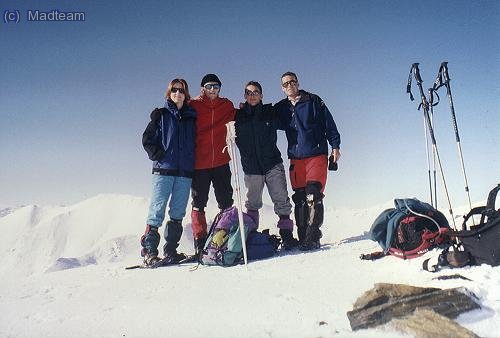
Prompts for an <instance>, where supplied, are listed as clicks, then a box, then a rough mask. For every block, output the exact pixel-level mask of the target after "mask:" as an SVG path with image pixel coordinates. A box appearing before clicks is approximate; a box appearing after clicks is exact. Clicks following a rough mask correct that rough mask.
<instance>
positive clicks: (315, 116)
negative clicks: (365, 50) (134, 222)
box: [141, 72, 341, 265]
mask: <svg viewBox="0 0 500 338" xmlns="http://www.w3.org/2000/svg"><path fill="white" fill-rule="evenodd" d="M221 86H222V83H221V81H220V79H219V77H218V76H217V75H215V74H207V75H205V76H204V77H203V79H202V80H201V93H200V95H199V96H197V97H195V98H191V97H190V95H189V88H188V84H187V82H186V81H185V80H184V79H174V80H172V81H171V82H170V84H169V85H168V88H167V91H166V93H165V99H166V101H165V106H164V107H163V108H160V109H158V108H157V109H155V110H153V112H152V113H151V121H150V122H149V124H148V126H147V127H146V130H145V131H144V134H143V138H142V143H143V146H144V149H145V150H146V152H147V153H148V156H149V158H150V159H151V160H152V161H153V170H152V172H153V180H152V196H151V203H150V206H149V213H148V217H147V221H146V224H147V225H146V230H145V233H144V235H143V236H142V237H141V245H142V251H141V255H142V256H143V258H144V263H145V264H146V265H152V264H154V263H156V262H158V261H159V260H160V258H159V252H158V246H159V243H160V234H159V232H158V228H159V227H161V225H162V223H163V221H164V219H165V212H166V207H167V203H168V216H169V218H170V219H169V220H168V221H167V223H166V226H165V231H164V237H165V245H164V247H163V254H164V257H165V258H166V259H167V260H170V261H174V262H175V261H179V260H181V259H183V258H185V257H186V256H185V255H184V254H181V253H178V252H177V247H178V245H179V241H180V239H181V236H182V231H183V226H182V220H183V218H184V216H185V215H186V207H187V203H188V199H189V193H190V192H191V197H192V210H191V226H192V231H193V239H194V249H195V255H200V254H201V252H202V250H203V248H204V246H205V242H206V240H207V235H208V233H207V228H208V226H207V220H206V216H205V207H206V206H207V202H208V196H209V191H210V186H211V185H212V186H213V189H214V194H215V198H216V200H217V204H218V207H219V209H220V210H221V211H223V210H225V209H227V208H230V207H231V206H232V205H233V202H234V201H233V188H232V186H231V169H230V167H229V162H230V160H231V158H230V156H229V153H228V151H227V150H225V149H224V148H225V147H226V124H227V123H228V122H231V121H235V122H234V128H235V133H236V139H235V141H236V145H237V146H238V149H239V151H240V156H241V165H242V168H243V172H244V181H245V187H246V189H247V199H246V202H245V208H246V213H247V214H248V215H249V216H250V217H251V218H252V219H253V220H254V222H255V223H256V224H257V225H258V224H259V209H260V208H262V193H263V189H264V186H266V187H267V190H268V192H269V195H270V197H271V200H272V202H273V204H274V212H275V213H276V215H277V216H278V218H279V219H278V222H277V227H278V228H279V234H280V236H281V238H282V246H283V248H284V249H285V250H291V249H294V248H297V247H298V248H300V249H301V250H305V251H307V250H313V249H317V248H319V246H320V238H321V236H322V234H321V230H320V227H321V225H322V224H323V214H324V207H323V197H324V195H323V192H324V189H325V184H326V177H327V167H328V161H329V159H330V161H332V162H334V163H336V162H337V161H338V160H339V158H340V155H341V154H340V134H339V132H338V130H337V126H336V125H335V122H334V120H333V117H332V114H331V113H330V111H329V110H328V108H327V107H326V105H325V103H324V102H323V101H322V100H321V98H320V97H319V96H317V95H315V94H312V93H309V92H306V91H304V90H300V89H299V82H298V78H297V75H296V74H294V73H292V72H286V73H285V74H283V75H282V76H281V87H282V90H283V92H284V93H285V95H286V98H285V99H283V100H281V101H280V102H278V103H277V104H275V105H274V106H273V105H272V104H263V102H262V98H263V91H262V86H261V85H260V83H258V82H256V81H250V82H248V83H247V84H246V85H245V92H244V98H245V103H244V104H240V107H239V109H235V108H234V106H233V103H232V102H231V101H230V100H228V99H226V98H222V97H220V90H221ZM277 130H284V131H285V133H286V138H287V141H288V150H287V153H288V158H289V159H290V169H289V175H290V182H291V186H292V189H293V191H294V193H293V195H292V200H293V202H294V218H295V224H296V226H297V235H298V239H296V238H294V236H293V228H294V222H293V220H292V219H291V217H290V215H291V213H292V204H291V203H290V198H289V195H288V191H287V183H286V175H285V168H284V166H283V159H282V157H281V153H280V151H279V149H278V147H277ZM328 144H329V145H330V147H331V148H332V150H331V153H329V148H328Z"/></svg>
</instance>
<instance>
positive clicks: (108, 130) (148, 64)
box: [0, 0, 500, 208]
mask: <svg viewBox="0 0 500 338" xmlns="http://www.w3.org/2000/svg"><path fill="white" fill-rule="evenodd" d="M0 9H1V12H2V14H3V13H4V11H5V10H15V9H17V10H19V11H20V13H21V22H19V23H17V24H16V23H9V24H6V23H4V22H0V42H1V44H0V46H1V47H0V48H1V50H2V53H1V55H2V57H1V61H0V72H1V74H2V87H1V91H0V114H1V123H0V163H1V166H0V204H28V203H38V204H48V203H50V204H52V203H53V204H59V203H62V204H70V203H74V202H78V201H80V200H83V199H85V198H88V197H91V196H94V195H96V194H98V193H106V192H109V193H125V194H133V195H138V196H145V197H149V194H150V179H151V177H150V176H151V175H150V165H151V164H150V162H149V160H148V159H147V156H146V153H145V152H144V150H143V149H142V146H141V142H140V141H141V134H142V132H143V130H144V128H145V126H146V124H147V121H148V115H149V112H150V111H151V110H152V108H154V107H156V106H161V105H162V104H163V93H164V91H165V88H166V85H167V83H168V82H169V81H170V80H171V79H172V78H174V77H183V78H185V79H186V80H187V81H188V83H189V84H190V86H191V92H192V93H193V94H196V93H198V92H199V85H200V80H201V78H202V76H203V75H204V74H206V73H212V72H213V73H217V74H218V75H219V77H220V78H221V80H222V83H223V87H222V92H221V94H222V96H225V97H228V98H229V99H231V100H232V101H233V102H235V103H237V102H239V101H241V100H242V93H243V86H244V83H246V82H247V81H249V80H257V81H259V82H260V83H261V84H262V85H263V87H264V101H265V102H277V101H278V100H279V99H281V98H282V97H283V93H282V92H281V89H280V82H279V78H280V75H281V74H282V73H283V72H285V71H288V70H292V71H294V72H296V73H297V74H298V75H299V81H300V85H301V88H302V89H305V90H308V91H312V92H314V93H316V94H318V95H320V96H321V97H322V98H323V99H324V101H325V102H326V104H327V105H328V106H329V108H330V110H331V111H332V113H333V115H334V118H335V120H336V122H337V125H338V127H339V130H340V132H341V135H342V146H341V148H342V152H343V157H342V160H341V162H340V169H339V171H338V172H336V173H331V174H329V180H328V183H327V190H326V194H327V197H326V203H327V206H328V207H333V208H336V207H367V206H371V205H374V204H380V203H382V202H386V201H387V200H390V199H392V198H394V197H413V196H416V197H419V198H422V199H427V195H428V192H427V166H426V160H425V147H424V137H423V136H424V132H423V119H422V112H420V111H417V105H418V103H417V102H416V101H414V102H410V101H409V99H408V96H407V94H406V93H405V90H406V81H407V76H408V72H409V69H410V65H411V64H412V63H413V62H420V63H421V64H420V70H421V72H422V77H423V79H424V87H425V88H428V87H430V86H431V84H432V82H433V81H434V78H435V76H436V73H437V70H438V67H439V65H440V63H441V62H442V61H445V60H446V61H449V69H450V76H451V79H452V90H453V94H454V101H455V109H456V114H457V119H458V126H459V130H460V134H461V137H462V147H463V152H464V158H465V161H466V170H467V173H468V176H469V185H470V189H471V194H472V199H473V200H481V199H484V198H485V197H486V194H487V192H488V190H489V188H490V187H492V186H493V185H495V184H496V183H498V182H500V160H499V157H500V156H499V154H500V150H499V148H500V132H499V129H500V118H499V115H500V114H499V113H500V112H499V110H500V85H499V80H500V2H499V1H437V2H436V1H419V2H415V1H368V0H367V1H311V2H304V1H276V2H274V1H241V2H240V1H104V2H87V1H81V2H78V1H46V2H35V1H32V2H30V1H22V2H21V1H19V2H12V1H3V2H2V4H1V8H0ZM28 9H31V10H35V9H39V10H43V11H49V10H52V9H59V10H60V11H83V12H85V15H86V21H85V22H27V21H26V10H28ZM413 91H414V95H415V96H416V97H417V98H418V95H417V94H418V92H417V87H416V86H415V85H414V87H413ZM440 94H441V97H442V99H443V100H442V102H441V103H440V104H439V106H438V107H436V110H435V128H436V137H437V140H438V147H439V150H440V152H441V156H442V160H443V163H444V166H445V171H446V177H447V180H448V183H449V185H450V188H451V194H452V201H453V203H454V204H456V205H464V204H465V202H466V198H465V193H464V192H463V190H464V188H463V187H464V184H463V179H462V175H461V171H460V166H459V162H458V154H457V150H456V144H455V139H454V133H453V129H452V125H451V119H450V111H449V107H448V103H447V100H446V95H445V91H444V90H442V91H440ZM280 139H281V141H280V149H282V150H283V151H284V150H285V145H284V141H283V140H284V138H283V137H281V138H280ZM441 195H442V193H441ZM441 205H444V202H441Z"/></svg>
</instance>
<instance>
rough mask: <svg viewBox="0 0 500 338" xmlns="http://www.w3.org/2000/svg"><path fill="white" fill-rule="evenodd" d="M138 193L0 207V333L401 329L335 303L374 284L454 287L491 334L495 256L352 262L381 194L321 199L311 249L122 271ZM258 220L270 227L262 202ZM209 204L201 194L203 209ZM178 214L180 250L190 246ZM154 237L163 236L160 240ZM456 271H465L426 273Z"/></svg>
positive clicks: (369, 333) (498, 287) (133, 256)
mask: <svg viewBox="0 0 500 338" xmlns="http://www.w3.org/2000/svg"><path fill="white" fill-rule="evenodd" d="M148 202H149V201H148V200H147V199H145V198H140V197H135V196H126V195H113V194H106V195H98V196H96V197H93V198H90V199H88V200H85V201H83V202H80V203H78V204H75V205H71V206H34V205H29V206H23V207H18V208H16V207H10V206H9V207H6V206H2V207H0V230H1V233H2V236H1V237H0V276H1V279H0V311H1V313H2V315H1V316H0V337H49V336H50V337H160V336H167V337H236V336H237V337H333V336H336V337H381V336H384V337H403V336H404V335H403V334H401V333H399V332H396V331H393V330H392V329H390V328H387V327H383V328H379V329H370V330H361V331H356V332H352V331H351V329H350V326H349V321H348V319H347V316H346V312H347V311H349V310H351V309H352V305H353V303H354V302H355V300H356V299H357V298H358V297H359V296H360V295H361V294H362V293H363V292H364V291H366V290H368V289H370V288H372V287H373V285H374V283H378V282H389V283H405V284H411V285H416V286H433V287H440V288H452V287H460V286H463V287H466V288H467V289H469V290H470V291H472V292H473V293H474V294H475V295H476V296H477V297H478V298H479V300H480V302H481V304H482V309H481V310H477V311H473V312H469V313H467V314H464V315H462V316H460V317H459V318H458V319H457V321H458V322H459V323H460V324H461V325H463V326H465V327H466V328H468V329H470V330H472V331H474V332H475V333H476V334H478V335H480V336H484V337H498V336H500V329H498V327H500V315H499V314H500V284H499V282H498V281H499V280H500V267H495V268H493V267H490V266H487V265H482V266H478V267H466V268H462V269H454V270H447V269H444V270H442V271H440V272H438V273H429V272H426V271H423V270H422V269H421V264H422V261H423V260H424V259H425V258H428V257H430V256H432V255H435V254H436V253H437V252H431V253H428V254H427V255H426V256H424V257H420V258H417V259H414V260H409V261H403V260H400V259H397V258H394V257H386V258H384V259H380V260H378V261H374V262H371V261H362V260H360V259H359V255H360V254H362V253H370V252H373V251H376V250H379V247H378V245H377V244H376V243H374V242H372V241H370V240H368V239H367V238H366V231H367V230H368V229H369V228H370V225H371V223H372V222H373V220H374V219H375V218H376V216H377V215H378V214H379V213H380V212H381V211H382V210H384V209H386V208H388V207H391V206H392V202H391V201H388V202H386V203H383V204H381V205H378V206H375V207H372V208H370V209H364V210H347V209H345V210H337V209H335V208H332V207H328V206H327V208H326V217H325V220H326V221H325V226H324V227H323V232H324V237H323V240H322V243H323V244H328V245H325V247H324V248H323V249H322V250H319V251H315V252H309V253H302V252H293V253H289V254H282V255H279V256H277V257H275V258H272V259H267V260H263V261H257V262H250V264H249V265H248V268H246V267H245V266H243V265H240V266H236V267H230V268H221V267H206V266H199V267H198V269H196V270H194V271H192V269H191V268H190V267H188V266H175V267H168V268H161V269H157V270H125V269H124V267H125V266H128V265H133V264H137V263H138V262H139V260H140V257H139V250H140V247H139V238H140V236H141V234H142V231H143V229H144V221H145V218H146V213H147V208H148ZM263 210H264V211H263V215H262V216H261V228H265V227H263V224H264V223H267V224H268V225H269V227H270V228H271V232H276V229H275V226H274V222H275V221H276V220H275V218H276V217H275V215H274V214H273V213H272V208H271V207H270V206H268V205H266V206H265V208H264V209H263ZM216 212H217V209H216V207H215V205H212V204H211V205H209V208H208V211H207V216H208V218H213V217H214V216H215V213H216ZM187 222H188V218H186V220H185V223H184V228H185V231H184V235H183V238H182V241H181V243H180V248H179V249H180V250H181V251H184V252H188V253H191V252H192V234H191V231H190V224H189V223H187ZM160 245H163V242H162V243H161V244H160ZM454 273H459V274H461V275H463V276H464V277H467V278H469V279H471V280H472V281H466V280H461V279H450V280H436V279H434V278H435V277H437V276H439V275H449V274H454Z"/></svg>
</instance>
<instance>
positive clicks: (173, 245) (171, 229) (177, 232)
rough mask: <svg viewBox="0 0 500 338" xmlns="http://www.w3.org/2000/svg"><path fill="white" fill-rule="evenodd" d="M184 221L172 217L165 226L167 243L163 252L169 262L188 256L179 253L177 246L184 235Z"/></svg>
mask: <svg viewBox="0 0 500 338" xmlns="http://www.w3.org/2000/svg"><path fill="white" fill-rule="evenodd" d="M182 230H183V229H182V223H181V221H180V220H176V219H172V220H170V221H168V222H167V224H166V226H165V233H164V236H165V241H166V242H165V245H164V246H163V254H164V255H165V258H166V259H167V260H168V261H169V262H178V261H180V260H182V259H184V258H186V255H185V254H182V253H178V252H177V247H178V246H179V240H180V239H181V236H182Z"/></svg>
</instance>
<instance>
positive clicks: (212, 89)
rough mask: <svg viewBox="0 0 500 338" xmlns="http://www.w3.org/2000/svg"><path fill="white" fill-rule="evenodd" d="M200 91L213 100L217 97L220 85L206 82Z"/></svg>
mask: <svg viewBox="0 0 500 338" xmlns="http://www.w3.org/2000/svg"><path fill="white" fill-rule="evenodd" d="M202 91H203V94H205V96H206V97H208V98H209V99H210V100H215V99H216V98H217V97H219V92H220V85H219V84H218V83H217V82H208V83H205V85H204V86H203V87H202Z"/></svg>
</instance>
